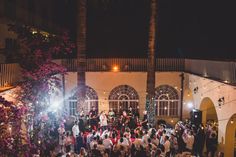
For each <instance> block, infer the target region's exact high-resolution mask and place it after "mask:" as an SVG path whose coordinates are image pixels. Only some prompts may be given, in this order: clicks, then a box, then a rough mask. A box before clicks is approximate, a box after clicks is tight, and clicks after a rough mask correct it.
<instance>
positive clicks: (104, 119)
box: [99, 111, 107, 131]
mask: <svg viewBox="0 0 236 157" xmlns="http://www.w3.org/2000/svg"><path fill="white" fill-rule="evenodd" d="M99 119H100V126H101V128H102V130H103V131H104V130H106V128H107V116H106V114H105V112H104V111H102V112H101V114H100V117H99Z"/></svg>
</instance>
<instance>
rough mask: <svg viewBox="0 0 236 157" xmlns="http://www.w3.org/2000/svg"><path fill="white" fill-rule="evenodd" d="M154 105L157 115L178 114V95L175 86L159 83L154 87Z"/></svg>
mask: <svg viewBox="0 0 236 157" xmlns="http://www.w3.org/2000/svg"><path fill="white" fill-rule="evenodd" d="M155 106H156V115H157V116H178V113H179V96H178V92H177V90H176V89H175V88H173V87H171V86H169V85H161V86H159V87H157V88H156V89H155Z"/></svg>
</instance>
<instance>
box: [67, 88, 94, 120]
mask: <svg viewBox="0 0 236 157" xmlns="http://www.w3.org/2000/svg"><path fill="white" fill-rule="evenodd" d="M85 90H86V92H85V102H84V104H83V106H82V107H81V108H82V110H83V111H84V114H85V115H87V114H88V113H89V111H90V110H91V109H92V107H93V106H94V107H95V108H96V110H97V111H98V95H97V92H96V91H95V90H94V89H93V88H91V87H89V86H86V87H85ZM72 93H73V95H72V96H71V97H69V114H70V115H76V114H77V93H76V89H74V90H72Z"/></svg>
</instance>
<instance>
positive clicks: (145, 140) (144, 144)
mask: <svg viewBox="0 0 236 157" xmlns="http://www.w3.org/2000/svg"><path fill="white" fill-rule="evenodd" d="M149 138H150V136H149V134H148V132H147V131H145V134H144V135H143V137H142V143H143V147H146V145H148V139H149Z"/></svg>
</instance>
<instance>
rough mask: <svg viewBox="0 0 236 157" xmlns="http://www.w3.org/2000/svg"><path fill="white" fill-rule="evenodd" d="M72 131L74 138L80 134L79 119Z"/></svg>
mask: <svg viewBox="0 0 236 157" xmlns="http://www.w3.org/2000/svg"><path fill="white" fill-rule="evenodd" d="M72 133H73V137H74V138H76V136H79V125H78V122H77V121H75V124H74V126H73V127H72Z"/></svg>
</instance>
